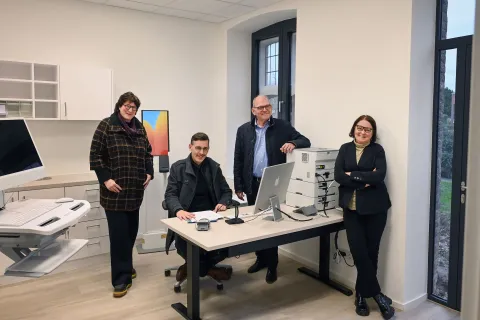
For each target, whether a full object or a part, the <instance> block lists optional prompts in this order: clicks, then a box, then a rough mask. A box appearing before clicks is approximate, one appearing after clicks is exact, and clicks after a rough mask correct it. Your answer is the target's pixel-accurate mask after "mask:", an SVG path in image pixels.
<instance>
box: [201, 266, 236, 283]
mask: <svg viewBox="0 0 480 320" xmlns="http://www.w3.org/2000/svg"><path fill="white" fill-rule="evenodd" d="M207 275H208V276H210V277H212V278H213V279H215V280H217V281H222V280H230V278H231V277H232V268H219V267H212V268H211V269H210V270H208V273H207Z"/></svg>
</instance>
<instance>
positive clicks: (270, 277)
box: [265, 269, 277, 284]
mask: <svg viewBox="0 0 480 320" xmlns="http://www.w3.org/2000/svg"><path fill="white" fill-rule="evenodd" d="M265 281H267V283H268V284H272V283H274V282H275V281H277V269H268V270H267V276H266V277H265Z"/></svg>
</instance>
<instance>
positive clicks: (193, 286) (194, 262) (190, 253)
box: [172, 240, 200, 320]
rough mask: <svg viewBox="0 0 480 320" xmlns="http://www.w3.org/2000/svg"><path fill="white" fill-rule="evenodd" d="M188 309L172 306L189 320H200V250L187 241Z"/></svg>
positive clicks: (178, 304)
mask: <svg viewBox="0 0 480 320" xmlns="http://www.w3.org/2000/svg"><path fill="white" fill-rule="evenodd" d="M187 261H188V263H187V307H185V306H184V305H183V304H182V303H180V302H179V303H175V304H172V308H173V309H175V310H176V311H177V312H178V313H180V315H182V316H183V317H184V318H185V319H187V320H200V248H199V247H198V246H196V245H195V244H193V243H191V242H190V241H188V240H187Z"/></svg>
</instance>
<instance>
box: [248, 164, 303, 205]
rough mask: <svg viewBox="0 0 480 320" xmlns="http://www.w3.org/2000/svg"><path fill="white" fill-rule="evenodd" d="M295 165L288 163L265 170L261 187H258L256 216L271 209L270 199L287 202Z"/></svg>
mask: <svg viewBox="0 0 480 320" xmlns="http://www.w3.org/2000/svg"><path fill="white" fill-rule="evenodd" d="M294 165H295V162H287V163H283V164H278V165H275V166H270V167H266V168H265V169H264V170H263V173H262V180H260V186H259V187H258V193H257V199H255V208H254V211H253V213H254V214H256V213H258V212H260V211H263V210H266V209H267V208H268V207H270V205H271V202H270V198H272V197H275V196H276V197H277V199H278V201H277V202H278V203H283V202H285V199H286V198H287V189H288V185H289V184H290V178H291V176H292V172H293V167H294ZM272 209H274V208H272ZM274 214H275V210H274Z"/></svg>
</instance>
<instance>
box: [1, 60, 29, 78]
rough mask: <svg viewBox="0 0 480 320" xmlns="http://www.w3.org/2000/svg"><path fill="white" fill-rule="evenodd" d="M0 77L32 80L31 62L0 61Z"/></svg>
mask: <svg viewBox="0 0 480 320" xmlns="http://www.w3.org/2000/svg"><path fill="white" fill-rule="evenodd" d="M0 78H2V79H16V80H32V64H31V63H25V62H14V61H0Z"/></svg>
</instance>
